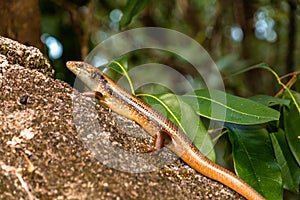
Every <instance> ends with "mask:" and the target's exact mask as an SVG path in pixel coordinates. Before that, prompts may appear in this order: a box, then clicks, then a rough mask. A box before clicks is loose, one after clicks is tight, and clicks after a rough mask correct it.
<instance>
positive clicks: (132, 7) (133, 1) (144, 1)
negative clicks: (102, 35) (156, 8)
mask: <svg viewBox="0 0 300 200" xmlns="http://www.w3.org/2000/svg"><path fill="white" fill-rule="evenodd" d="M150 2H151V1H150V0H127V3H126V6H125V9H124V11H123V13H124V15H123V17H122V19H121V21H120V27H121V28H123V27H125V26H127V25H128V24H129V23H130V22H131V21H132V18H133V17H134V16H136V15H137V14H139V13H140V12H141V11H142V10H143V9H144V8H145V7H146V6H147V5H148V4H149V3H150Z"/></svg>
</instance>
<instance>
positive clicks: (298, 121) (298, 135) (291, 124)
mask: <svg viewBox="0 0 300 200" xmlns="http://www.w3.org/2000/svg"><path fill="white" fill-rule="evenodd" d="M283 114H284V128H285V134H286V138H287V141H288V144H289V147H290V149H291V151H292V153H293V155H294V157H295V159H296V161H297V162H298V165H300V128H299V125H300V114H299V111H298V109H297V107H296V106H295V104H294V103H293V104H292V105H291V107H290V110H289V111H288V109H284V111H283Z"/></svg>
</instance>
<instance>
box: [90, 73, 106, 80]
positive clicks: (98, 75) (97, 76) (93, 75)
mask: <svg viewBox="0 0 300 200" xmlns="http://www.w3.org/2000/svg"><path fill="white" fill-rule="evenodd" d="M91 77H92V79H100V80H105V78H104V76H102V74H99V73H93V74H92V75H91Z"/></svg>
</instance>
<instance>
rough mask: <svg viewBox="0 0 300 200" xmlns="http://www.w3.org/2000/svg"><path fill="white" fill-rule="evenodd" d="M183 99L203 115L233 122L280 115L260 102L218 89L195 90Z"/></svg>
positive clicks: (258, 121)
mask: <svg viewBox="0 0 300 200" xmlns="http://www.w3.org/2000/svg"><path fill="white" fill-rule="evenodd" d="M195 98H196V99H197V100H196V101H195ZM183 100H184V101H185V102H187V103H188V104H190V105H192V106H193V108H194V109H195V110H197V112H198V114H199V115H201V116H203V117H207V118H209V119H213V120H217V121H224V122H229V123H235V124H243V125H250V124H261V123H265V122H269V121H273V120H278V119H279V115H280V113H279V112H278V111H276V110H274V109H272V108H269V107H267V106H264V105H262V104H260V103H257V102H255V101H251V100H249V99H245V98H241V97H237V96H233V95H231V94H227V93H224V92H221V91H218V90H197V91H195V93H194V94H190V95H185V96H184V97H183Z"/></svg>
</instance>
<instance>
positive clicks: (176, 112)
mask: <svg viewBox="0 0 300 200" xmlns="http://www.w3.org/2000/svg"><path fill="white" fill-rule="evenodd" d="M142 96H143V99H144V100H145V101H146V102H147V103H148V104H149V105H151V106H152V107H153V108H155V109H156V110H158V111H159V112H160V113H162V114H163V115H165V116H167V117H168V118H169V119H170V120H171V121H173V122H174V123H175V124H176V125H178V126H179V127H181V129H183V130H184V132H185V133H186V134H187V136H188V137H189V138H190V139H191V141H193V143H194V144H195V146H196V147H197V148H198V149H200V151H201V152H202V153H203V154H204V155H206V156H207V157H208V158H210V159H211V160H213V161H215V152H214V150H213V143H212V141H211V139H210V136H209V135H208V134H207V130H206V129H205V127H204V125H203V124H202V122H201V120H200V119H199V117H198V115H196V114H195V112H194V111H193V109H192V107H191V106H190V105H188V104H186V103H185V102H183V101H182V100H181V98H180V97H179V96H177V95H174V94H171V93H167V94H162V95H156V96H153V95H142Z"/></svg>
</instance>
